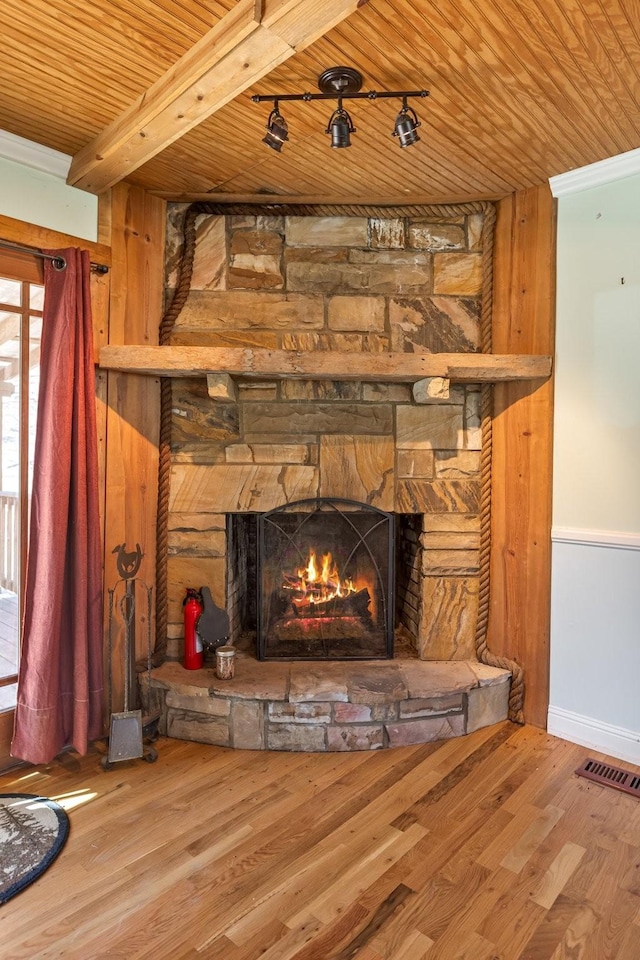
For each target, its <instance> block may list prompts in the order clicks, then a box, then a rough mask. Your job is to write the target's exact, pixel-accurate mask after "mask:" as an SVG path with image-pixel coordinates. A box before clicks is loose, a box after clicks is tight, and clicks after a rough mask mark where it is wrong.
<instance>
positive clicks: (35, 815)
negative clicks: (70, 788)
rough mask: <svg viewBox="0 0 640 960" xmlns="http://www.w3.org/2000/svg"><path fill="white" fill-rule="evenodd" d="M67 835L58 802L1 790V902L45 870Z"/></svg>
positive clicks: (18, 891) (62, 811)
mask: <svg viewBox="0 0 640 960" xmlns="http://www.w3.org/2000/svg"><path fill="white" fill-rule="evenodd" d="M68 835H69V817H68V816H67V814H66V812H65V811H64V810H63V809H62V807H61V806H60V804H58V803H56V802H55V801H54V800H47V798H46V797H39V796H37V795H35V794H31V793H0V904H2V903H6V901H7V900H9V899H10V898H11V897H14V896H15V895H16V893H20V891H21V890H24V888H25V887H26V886H28V885H29V884H30V883H33V881H34V880H37V878H38V877H39V876H40V875H41V874H42V873H44V871H45V870H46V869H47V867H48V866H50V864H51V863H53V861H54V860H55V858H56V857H57V856H58V854H59V853H60V851H61V850H62V848H63V846H64V843H65V840H66V839H67V836H68Z"/></svg>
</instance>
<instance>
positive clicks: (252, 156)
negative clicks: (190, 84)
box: [0, 0, 640, 202]
mask: <svg viewBox="0 0 640 960" xmlns="http://www.w3.org/2000/svg"><path fill="white" fill-rule="evenodd" d="M271 2H272V5H273V4H274V3H276V5H277V0H271ZM310 2H311V3H313V0H310ZM282 5H283V6H284V7H287V6H294V2H293V0H282ZM316 6H317V4H316ZM234 7H235V2H234V0H91V2H88V0H56V2H55V3H51V2H50V0H46V2H45V0H4V3H3V4H2V5H0V38H1V39H0V49H2V60H3V67H2V75H3V80H2V88H3V89H2V97H0V129H4V130H6V131H9V132H10V133H15V134H18V135H20V136H22V137H26V138H27V139H29V140H33V141H36V142H38V143H42V144H45V145H47V146H50V147H53V148H55V149H57V150H61V151H62V152H64V153H67V154H71V155H75V154H77V153H78V152H79V151H81V150H82V149H83V148H86V147H87V145H88V144H89V143H90V142H91V141H92V140H93V138H94V137H96V136H97V135H98V134H99V133H100V132H101V131H102V130H104V129H105V128H106V127H107V126H108V125H109V124H112V123H113V122H114V121H115V120H117V119H118V118H119V117H120V115H121V114H122V113H123V112H124V111H125V110H126V109H127V107H130V106H131V105H132V104H133V103H134V102H135V101H136V100H137V99H138V98H139V97H141V96H142V95H143V94H144V93H145V91H146V90H147V89H148V88H149V87H151V86H152V85H153V84H154V83H156V82H157V81H158V80H159V79H160V78H161V77H163V76H164V74H165V73H167V71H169V70H170V68H171V67H172V66H173V64H175V63H176V61H177V60H178V59H179V58H180V57H182V56H183V55H184V54H185V53H186V52H187V51H188V50H189V49H190V48H191V47H192V46H193V45H194V44H196V43H197V41H198V40H199V39H200V38H201V37H203V36H204V35H205V34H206V33H207V32H208V31H209V30H211V28H212V27H214V26H215V25H216V24H217V23H218V22H219V21H221V20H222V19H223V18H224V17H225V15H227V14H228V13H229V12H230V11H231V10H233V8H234ZM296 50H298V46H297V45H296ZM336 64H345V65H348V66H352V67H355V68H357V69H358V70H360V71H361V72H362V74H363V75H364V78H365V82H364V89H377V90H381V91H382V90H390V89H391V90H393V89H403V88H406V89H419V88H422V87H426V88H427V89H428V90H429V91H430V97H429V98H428V99H427V100H426V101H414V102H413V104H412V105H413V106H415V108H416V110H417V112H418V114H419V117H420V119H421V121H422V126H421V128H420V134H421V141H420V143H418V144H416V145H415V146H413V147H410V148H407V149H400V148H399V147H398V144H397V140H396V139H392V138H391V136H390V134H391V131H392V129H393V121H394V118H395V115H396V113H397V110H398V104H397V103H396V102H395V101H393V100H379V101H376V102H370V101H355V102H353V103H351V104H349V103H348V102H347V103H345V106H346V107H347V108H348V109H349V110H350V112H351V114H352V117H353V119H354V122H355V125H356V128H357V133H355V134H354V135H353V137H352V146H351V148H350V149H347V150H332V149H331V148H330V146H329V137H328V136H327V135H326V133H325V128H326V125H327V119H328V117H329V114H330V113H331V110H332V108H333V106H334V105H333V104H331V103H328V102H313V103H295V102H294V103H285V104H282V105H281V109H282V112H283V113H284V115H285V116H286V118H287V120H288V123H289V129H290V141H289V143H287V144H286V145H285V147H284V149H283V151H282V153H281V154H278V153H276V152H275V151H273V150H269V149H268V147H266V146H265V145H264V144H263V143H262V142H261V139H262V136H263V134H264V124H265V121H266V118H267V115H268V112H269V105H268V104H254V103H252V102H251V99H250V97H251V94H253V93H271V92H284V93H301V92H303V91H305V90H310V91H311V92H316V90H317V87H316V82H317V77H318V75H319V74H320V73H321V72H322V70H324V69H325V68H326V67H329V66H334V65H336ZM285 107H286V109H285ZM638 146H640V15H639V9H638V4H637V2H635V0H579V2H577V0H368V2H363V3H362V4H361V6H360V7H359V8H358V9H356V10H354V12H352V13H350V15H349V16H348V17H347V19H345V20H344V21H343V22H342V23H340V24H339V25H338V26H337V27H334V28H333V29H330V30H329V32H328V33H326V34H325V36H323V37H321V39H319V40H316V41H315V42H313V43H312V44H311V45H310V46H308V47H306V49H304V50H302V51H300V52H295V53H294V54H293V56H291V57H290V59H288V60H286V62H284V63H281V64H280V65H279V66H276V67H275V68H274V69H273V70H272V71H271V72H270V73H268V74H267V75H266V76H264V77H263V78H262V79H261V80H259V81H258V82H256V83H254V84H253V86H250V87H249V88H248V89H247V90H244V91H243V92H241V93H240V94H238V95H237V96H236V97H235V99H233V100H231V102H229V103H227V104H226V105H225V106H223V107H222V108H221V109H219V110H217V112H216V113H214V114H213V115H212V116H210V117H208V118H207V119H205V120H204V121H203V122H202V123H200V124H199V125H198V126H196V127H194V128H193V129H191V130H190V131H189V132H187V133H186V134H185V135H184V136H182V137H181V138H180V139H177V140H176V141H175V142H173V143H170V144H169V145H167V146H166V147H165V148H164V149H163V150H161V152H159V153H158V154H157V155H156V156H155V157H153V159H151V160H149V161H147V162H146V163H144V164H143V165H142V166H140V167H139V168H138V169H137V170H135V171H134V172H133V173H131V175H130V177H129V179H130V180H131V181H132V182H134V183H138V184H140V185H142V186H144V187H146V188H148V189H150V190H152V191H154V192H161V193H163V194H164V195H168V196H171V197H178V196H180V195H183V194H194V193H196V194H199V193H205V192H210V191H215V192H217V193H223V194H225V195H226V194H233V195H247V194H256V193H260V194H264V193H268V194H277V195H280V196H300V195H302V196H304V195H313V196H315V197H318V198H326V199H327V200H328V201H331V200H333V201H340V200H348V199H353V198H363V199H364V198H366V199H367V200H369V201H375V200H383V199H398V200H400V199H403V198H404V199H406V200H408V201H410V200H416V199H420V200H421V201H423V202H424V201H428V200H433V201H442V200H446V199H451V200H459V199H466V198H474V199H475V198H482V197H501V196H504V195H506V194H508V193H511V192H512V191H514V190H518V189H521V188H524V187H527V186H531V185H534V184H538V183H541V182H543V181H544V180H546V179H547V178H548V177H549V176H552V175H555V174H558V173H562V172H564V171H567V170H570V169H573V168H575V167H580V166H583V165H585V164H588V163H592V162H594V161H597V160H602V159H604V158H606V157H610V156H614V155H616V154H618V153H622V152H624V151H626V150H631V149H634V148H636V147H638ZM85 152H86V151H85Z"/></svg>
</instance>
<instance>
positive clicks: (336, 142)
mask: <svg viewBox="0 0 640 960" xmlns="http://www.w3.org/2000/svg"><path fill="white" fill-rule="evenodd" d="M326 132H327V133H330V134H331V146H332V147H338V148H341V147H350V146H351V134H352V133H355V132H356V128H355V127H354V125H353V121H352V119H351V117H350V116H349V114H348V113H347V111H346V110H343V109H342V107H338V109H337V110H335V111H334V112H333V113H332V114H331V117H330V119H329V124H328V126H327V130H326Z"/></svg>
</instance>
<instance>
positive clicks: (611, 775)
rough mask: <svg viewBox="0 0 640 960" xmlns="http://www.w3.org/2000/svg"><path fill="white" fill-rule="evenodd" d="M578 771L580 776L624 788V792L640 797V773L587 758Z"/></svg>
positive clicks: (606, 785)
mask: <svg viewBox="0 0 640 960" xmlns="http://www.w3.org/2000/svg"><path fill="white" fill-rule="evenodd" d="M576 773H577V775H578V776H579V777H586V779H587V780H593V782H594V783H601V784H602V785H603V786H605V787H613V789H614V790H622V792H623V793H629V794H631V796H632V797H640V775H638V774H637V773H630V772H629V770H623V769H622V767H612V766H611V764H609V763H600V761H599V760H590V759H587V760H585V762H584V763H583V764H582V766H581V767H578V769H577V770H576Z"/></svg>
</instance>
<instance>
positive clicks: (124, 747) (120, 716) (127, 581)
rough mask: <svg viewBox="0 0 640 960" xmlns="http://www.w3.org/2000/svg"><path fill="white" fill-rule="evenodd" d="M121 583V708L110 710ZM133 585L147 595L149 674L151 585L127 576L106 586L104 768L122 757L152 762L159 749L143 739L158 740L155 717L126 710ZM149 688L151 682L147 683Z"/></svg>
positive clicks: (131, 682)
mask: <svg viewBox="0 0 640 960" xmlns="http://www.w3.org/2000/svg"><path fill="white" fill-rule="evenodd" d="M121 584H124V593H123V594H122V596H121V597H120V599H119V601H118V608H119V610H120V615H121V617H122V621H123V623H124V710H123V711H122V712H120V713H114V712H113V669H112V653H113V624H114V603H115V596H116V592H117V590H118V587H119V586H120V585H121ZM136 584H138V585H139V586H140V587H142V588H143V589H144V591H145V593H146V597H147V680H149V679H150V673H151V597H152V590H151V587H149V586H147V584H146V583H145V582H144V581H142V580H136V579H135V578H134V577H127V578H123V579H120V580H118V581H117V582H116V585H115V587H113V589H109V626H108V657H109V714H110V716H111V723H110V732H109V752H108V753H107V754H105V755H104V756H103V757H102V760H101V764H102V768H103V770H111V769H112V768H113V765H114V763H118V762H120V761H121V760H137V759H139V758H140V757H142V759H143V760H146V762H147V763H155V761H156V760H157V759H158V751H157V750H156V749H155V747H153V746H147V747H145V746H144V741H153V740H156V739H157V736H158V733H157V728H158V720H159V715H158V716H153V717H152V716H148V717H144V718H143V716H142V711H141V710H140V709H129V705H130V703H131V702H132V701H133V699H134V697H135V693H136V683H137V681H136V670H135V655H134V650H135V612H136ZM148 689H150V685H148Z"/></svg>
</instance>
